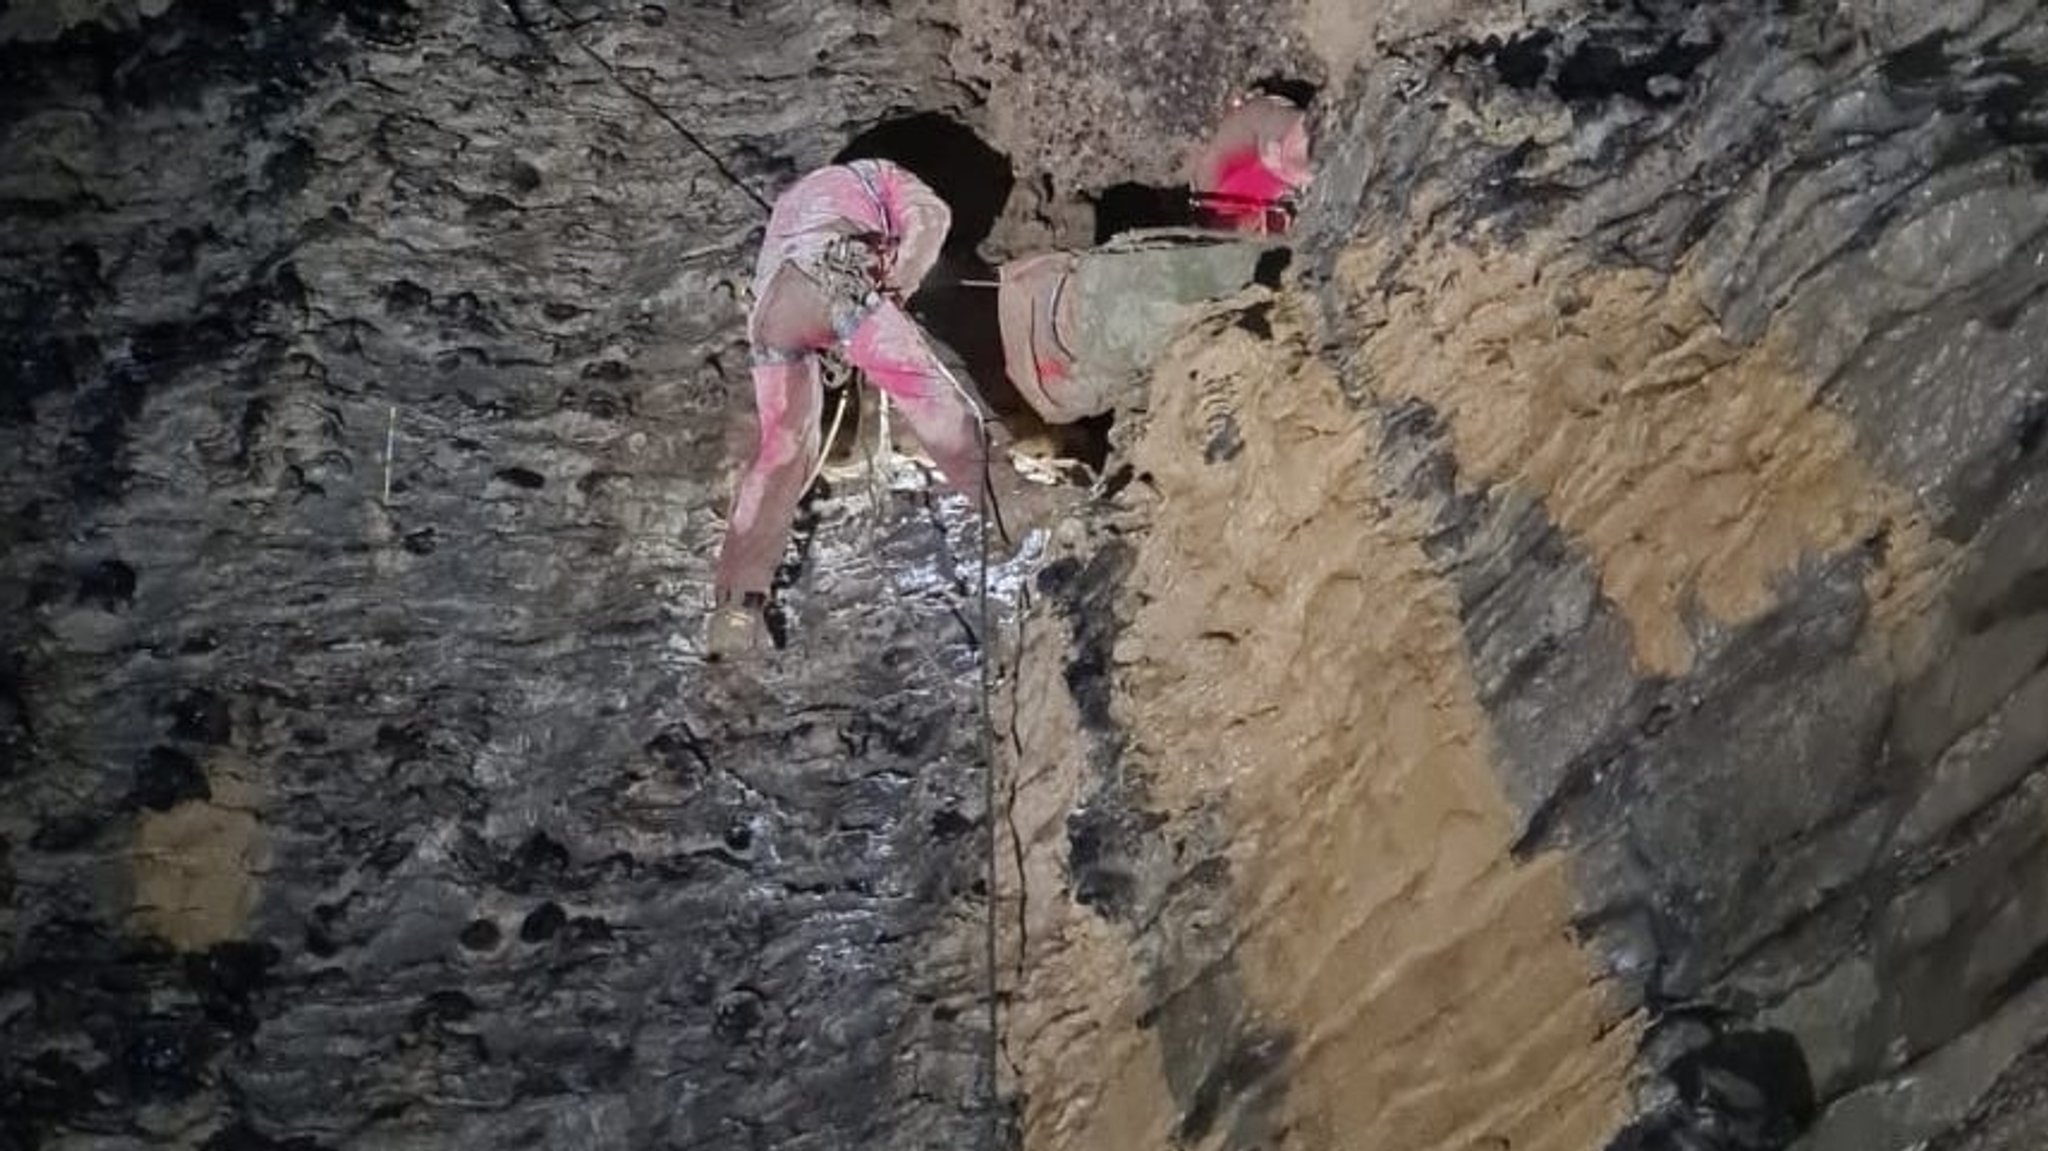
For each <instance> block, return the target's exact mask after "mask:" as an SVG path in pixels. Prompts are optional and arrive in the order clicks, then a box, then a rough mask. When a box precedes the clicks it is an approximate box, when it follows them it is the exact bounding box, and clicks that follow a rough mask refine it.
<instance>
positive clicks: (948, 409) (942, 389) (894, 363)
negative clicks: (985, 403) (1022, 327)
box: [844, 300, 994, 497]
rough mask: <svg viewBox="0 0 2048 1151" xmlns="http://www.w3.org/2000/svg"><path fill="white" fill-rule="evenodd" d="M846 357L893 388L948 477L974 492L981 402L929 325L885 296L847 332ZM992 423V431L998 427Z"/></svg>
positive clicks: (884, 388) (914, 430) (970, 493)
mask: <svg viewBox="0 0 2048 1151" xmlns="http://www.w3.org/2000/svg"><path fill="white" fill-rule="evenodd" d="M844 346H845V349H846V358H847V359H848V360H850V361H852V363H853V365H854V366H855V367H857V368H859V369H860V370H861V372H862V373H863V374H864V375H866V376H867V378H868V382H869V383H871V384H873V385H874V386H875V387H876V388H878V389H880V390H881V391H883V392H886V393H888V396H889V398H890V399H892V400H894V401H895V402H896V406H897V407H898V408H899V409H901V410H902V412H903V418H904V419H905V420H906V421H908V422H909V424H910V430H911V433H912V434H913V435H915V436H916V437H917V442H918V443H920V444H923V445H924V450H925V451H927V452H929V453H931V457H932V462H933V463H935V464H937V465H938V467H939V471H940V473H941V474H942V475H944V476H945V477H946V482H947V483H948V484H950V485H952V486H953V488H954V489H955V490H957V491H960V492H963V493H965V494H966V495H968V496H969V497H976V496H978V495H979V494H980V492H981V485H982V433H981V421H980V419H979V418H977V412H978V410H979V404H978V403H977V401H976V400H975V398H974V396H973V395H972V394H970V393H969V392H968V391H967V388H966V385H965V384H964V383H963V382H962V381H960V380H959V379H958V378H956V377H955V376H954V374H953V373H952V372H950V371H948V370H947V369H946V366H945V365H944V364H943V363H941V362H940V360H939V357H938V354H937V353H936V352H935V351H934V350H933V348H932V345H931V343H930V341H929V340H928V339H927V338H926V336H925V334H924V330H923V329H921V328H919V327H918V326H917V323H916V321H914V320H912V319H911V318H910V317H909V316H907V315H905V314H904V312H903V309H902V308H900V307H898V306H897V305H896V304H895V303H894V302H892V301H888V300H884V301H883V302H882V303H881V304H879V305H878V306H876V307H875V308H874V309H873V310H871V311H869V312H868V313H867V314H866V315H864V316H862V317H860V319H859V320H858V321H857V322H856V323H855V324H854V327H853V330H852V331H851V332H850V333H848V334H847V335H846V342H845V345H844ZM993 430H994V429H993V427H991V431H993Z"/></svg>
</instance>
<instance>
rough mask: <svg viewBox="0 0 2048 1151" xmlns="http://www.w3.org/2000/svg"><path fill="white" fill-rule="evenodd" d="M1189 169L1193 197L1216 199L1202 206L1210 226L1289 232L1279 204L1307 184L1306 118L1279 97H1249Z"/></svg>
mask: <svg viewBox="0 0 2048 1151" xmlns="http://www.w3.org/2000/svg"><path fill="white" fill-rule="evenodd" d="M1190 166H1191V168H1192V171H1191V172H1190V179H1189V183H1190V184H1191V186H1192V187H1193V188H1194V190H1195V192H1196V193H1197V194H1198V195H1202V194H1208V195H1211V196H1213V197H1214V198H1213V199H1210V200H1207V201H1206V202H1203V204H1202V209H1203V215H1204V217H1205V218H1206V220H1207V221H1208V222H1209V223H1211V224H1213V225H1214V226H1216V227H1222V228H1229V229H1231V230H1232V231H1237V232H1268V231H1285V230H1286V223H1285V219H1286V217H1285V214H1284V208H1283V207H1282V204H1281V201H1283V200H1285V199H1286V198H1287V197H1289V196H1291V195H1293V194H1295V193H1296V192H1298V191H1300V190H1301V189H1302V188H1305V187H1307V186H1308V182H1309V176H1310V169H1309V160H1308V117H1307V115H1306V114H1305V113H1304V112H1303V111H1302V110H1301V109H1300V108H1299V107H1297V106H1296V105H1294V104H1293V103H1291V102H1289V101H1287V100H1283V99H1281V98H1279V97H1277V96H1265V95H1259V96H1251V97H1248V98H1246V99H1244V100H1243V101H1241V102H1240V103H1238V104H1236V105H1235V106H1233V107H1232V108H1231V110H1230V113H1229V114H1228V115H1226V116H1225V117H1224V118H1223V122H1222V123H1221V124H1219V125H1218V126H1217V129H1216V135H1215V136H1214V137H1213V138H1211V139H1210V141H1209V143H1208V144H1207V145H1206V146H1204V147H1203V148H1202V149H1201V150H1200V151H1198V152H1197V153H1196V154H1195V157H1194V159H1193V161H1192V164H1191V165H1190ZM1276 209H1277V210H1278V211H1276ZM1276 215H1277V216H1278V217H1279V225H1278V226H1277V227H1276V226H1274V222H1273V219H1272V218H1273V217H1275V216H1276Z"/></svg>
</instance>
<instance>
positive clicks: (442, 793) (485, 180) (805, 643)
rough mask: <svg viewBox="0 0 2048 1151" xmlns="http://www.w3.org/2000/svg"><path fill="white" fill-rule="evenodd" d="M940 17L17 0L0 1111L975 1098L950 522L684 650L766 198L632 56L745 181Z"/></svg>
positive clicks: (848, 1142)
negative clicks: (765, 642)
mask: <svg viewBox="0 0 2048 1151" xmlns="http://www.w3.org/2000/svg"><path fill="white" fill-rule="evenodd" d="M928 17H929V13H925V12H920V11H917V10H912V9H909V8H906V7H900V6H899V7H898V8H896V9H895V10H890V9H888V8H883V7H878V6H875V5H871V4H856V3H844V4H840V3H832V4H822V5H821V4H813V3H809V2H804V3H779V2H770V3H749V4H746V5H725V4H667V5H655V4H637V3H635V4H585V3H578V4H565V5H560V6H557V5H552V4H548V3H541V2H538V0H531V2H525V3H520V2H515V3H512V4H495V3H494V4H475V5H421V6H413V5H408V4H405V3H382V2H371V3H364V4H348V5H324V4H311V3H308V4H292V3H286V4H281V5H267V6H256V7H254V8H249V7H247V6H239V5H218V4H185V3H145V4H143V5H140V6H139V7H138V6H135V5H128V4H110V5H105V6H100V7H94V6H92V5H84V4H28V3H24V4H15V5H10V6H9V7H8V9H7V11H6V13H5V15H4V21H0V35H4V36H5V37H6V40H5V43H4V45H0V211H4V213H5V216H6V223H5V225H4V227H0V250H4V255H0V341H4V348H5V352H4V357H0V363H4V365H5V367H4V369H0V370H4V372H5V374H6V377H7V378H6V382H5V388H4V396H0V459H4V460H5V461H6V462H7V466H6V467H5V468H4V470H0V1146H6V1147H9V1148H31V1147H49V1148H56V1147H87V1146H90V1147H102V1148H107V1147H136V1146H166V1147H170V1146H178V1147H207V1148H213V1149H216V1151H221V1149H236V1151H248V1149H258V1148H280V1147H289V1148H295V1149H301V1151H303V1149H310V1148H348V1147H354V1148H378V1149H380V1151H385V1149H390V1148H402V1147H419V1148H448V1147H462V1146H478V1147H484V1146H491V1147H514V1146H545V1147H557V1146H575V1147H593V1148H603V1147H611V1148H629V1147H633V1148H637V1147H650V1146H678V1147H680V1146H688V1147H706V1148H711V1147H727V1148H756V1147H768V1146H774V1147H806V1146H812V1147H827V1146H829V1147H835V1148H837V1147H855V1146H873V1147H878V1148H879V1147H904V1146H963V1145H968V1144H970V1143H972V1142H974V1141H976V1140H981V1139H983V1138H984V1134H983V1133H984V1131H985V1130H986V1125H987V1119H988V1115H987V1114H986V1108H985V1107H984V1106H983V1105H982V1103H981V1101H980V1095H979V1094H978V1086H977V1084H978V1082H979V1080H980V1077H981V1076H982V1075H983V1073H984V1071H983V1066H984V1055H983V1051H984V1046H985V1038H986V1032H985V1027H984V1024H983V1017H982V1015H981V1013H980V1012H979V1011H978V1010H977V1009H976V1000H975V989H976V987H977V985H978V984H977V979H978V976H977V975H976V972H977V971H978V970H979V967H978V966H977V965H978V962H979V961H978V956H979V951H978V943H977V941H978V939H979V935H978V933H977V932H976V931H975V930H974V924H975V923H976V922H978V917H977V916H976V915H975V908H976V906H977V905H978V903H979V897H978V896H976V895H974V894H973V893H972V889H973V888H974V886H975V884H976V883H978V882H979V876H980V873H981V869H982V866H983V863H982V853H981V851H980V850H979V848H978V846H977V838H976V836H974V835H973V834H971V832H972V829H973V828H974V827H976V826H978V825H979V821H980V819H981V802H982V801H981V789H980V786H979V783H978V782H977V777H976V776H975V774H974V773H973V770H972V769H973V767H974V765H975V764H977V763H978V762H979V751H978V747H977V740H976V738H975V731H974V728H973V726H972V724H971V723H970V722H969V721H968V720H967V718H966V717H969V716H971V715H972V714H973V712H972V707H973V703H974V699H975V696H974V692H973V679H972V676H971V674H970V673H969V672H968V671H967V670H965V669H970V668H971V666H972V664H971V660H972V651H971V647H970V646H969V644H970V637H969V636H968V634H967V633H966V632H965V631H964V630H963V628H962V626H961V623H960V622H959V619H958V617H957V616H956V614H955V610H954V609H955V608H956V607H957V605H958V603H959V602H960V598H961V597H960V593H959V581H960V580H961V579H962V578H964V577H963V576H961V575H959V573H956V572H955V571H954V570H953V557H954V556H964V555H970V554H971V551H968V550H964V545H963V542H962V536H961V533H962V532H963V531H966V530H968V522H969V521H968V517H967V516H966V514H965V512H964V509H963V508H962V507H960V506H959V505H958V504H957V502H953V503H946V502H943V501H940V502H937V503H935V502H933V501H931V500H930V499H928V498H927V497H926V496H925V495H924V494H923V493H921V492H919V491H917V490H911V489H910V488H906V490H903V491H899V492H895V493H893V494H890V495H888V496H887V497H886V499H887V501H888V502H889V505H890V506H889V507H886V508H885V507H878V506H876V505H875V504H874V502H873V501H872V500H870V499H867V498H866V497H862V498H861V499H858V500H838V501H832V500H826V501H821V502H820V504H819V505H818V506H817V507H816V508H815V509H814V510H813V512H812V513H811V514H809V515H808V516H807V518H806V522H805V525H804V530H803V532H802V540H801V544H802V547H801V549H800V550H799V551H798V552H797V553H795V554H796V559H795V561H794V562H792V564H791V565H790V566H789V568H788V569H787V570H786V571H785V573H784V583H785V584H786V586H785V588H784V589H783V597H784V607H785V611H784V618H783V619H781V620H779V621H778V624H779V626H781V628H782V630H783V633H784V640H785V643H786V645H787V646H786V648H785V649H784V650H783V651H782V652H781V653H779V654H778V656H777V658H776V659H774V660H771V661H768V662H767V663H766V664H764V665H763V666H761V667H759V668H756V669H754V670H753V671H751V672H744V673H742V672H735V673H733V674H730V675H724V676H718V675H712V674H710V673H708V672H707V671H706V670H705V668H704V666H703V665H702V663H701V661H700V660H699V659H698V657H697V655H696V654H695V650H696V636H697V629H698V626H699V620H700V617H701V612H702V611H703V610H705V608H706V606H707V601H708V594H709V593H708V584H709V566H710V559H711V554H712V551H713V549H714V548H715V545H716V540H717V533H718V531H719V529H720V519H721V516H722V514H723V510H724V500H725V484H726V483H727V478H726V475H727V473H726V468H727V463H728V455H729V448H730V447H731V446H733V444H734V443H743V442H744V441H745V439H746V436H747V434H748V431H749V425H748V423H747V421H748V419H749V416H748V411H749V408H750V402H749V397H748V396H747V394H746V389H745V363H746V361H745V352H744V343H743V337H742V333H741V324H740V322H739V321H740V315H741V304H740V303H739V302H737V301H736V298H735V289H736V286H737V285H742V284H743V283H744V279H743V277H744V276H745V274H746V272H747V269H748V267H749V264H750V261H751V258H752V251H751V244H752V237H753V234H754V233H755V231H756V229H757V228H758V226H759V224H760V221H761V213H760V211H759V209H758V208H757V207H756V205H755V204H754V203H753V202H752V201H751V200H750V199H749V198H748V197H747V196H746V195H745V194H743V193H741V192H740V191H738V190H737V189H735V188H734V187H733V186H731V185H730V184H729V183H728V182H727V181H726V180H725V179H724V178H723V177H722V176H721V175H720V174H719V172H718V171H717V170H716V169H714V167H713V166H712V165H711V164H710V163H709V162H707V161H706V160H705V159H704V158H703V157H702V156H701V155H699V154H697V153H696V152H695V151H694V150H693V149H692V147H691V146H689V144H688V143H687V142H686V141H685V140H684V139H682V138H681V136H680V134H679V133H678V131H677V130H676V128H675V127H673V126H672V125H670V124H669V123H667V122H665V121H664V119H663V118H662V114H659V113H657V112H656V111H654V110H653V109H650V108H649V107H648V106H647V105H646V104H645V103H643V102H642V101H641V100H640V99H639V98H637V97H636V96H634V95H633V94H631V93H629V92H628V91H626V90H625V89H624V88H623V87H621V85H620V83H618V81H619V80H623V81H624V82H625V83H627V84H630V85H631V86H632V87H633V88H634V89H637V90H639V91H640V92H641V93H644V94H645V95H646V96H648V97H649V98H650V99H652V100H653V101H655V102H656V103H657V104H658V105H659V106H660V108H661V109H662V110H663V111H664V112H665V113H668V114H672V115H674V116H675V117H676V118H677V119H678V120H679V121H680V122H682V123H683V125H684V126H685V127H686V128H689V129H690V130H691V131H693V132H695V133H697V134H699V135H700V136H701V138H702V139H703V140H704V141H705V142H706V143H707V144H708V145H710V146H711V147H712V148H713V150H714V151H716V153H717V154H718V155H719V156H720V158H721V160H722V162H723V163H725V164H726V165H727V166H728V167H729V168H730V169H731V170H732V172H733V173H734V174H735V175H737V176H738V177H739V178H740V179H742V180H744V181H746V182H747V183H748V184H749V185H751V186H752V187H753V188H754V189H756V190H757V191H758V192H760V193H762V194H772V192H773V191H774V190H776V188H778V187H779V185H780V183H781V182H784V181H786V180H787V179H789V178H790V177H792V176H793V174H794V173H795V172H797V171H799V170H801V169H802V168H804V167H807V166H809V165H812V164H816V163H819V162H822V161H823V160H825V159H826V158H828V157H830V156H831V155H832V154H833V153H834V152H836V151H837V150H838V149H839V148H840V147H842V146H844V145H845V144H846V143H847V141H848V140H849V139H851V138H852V137H854V136H855V135H857V134H858V133H859V132H860V131H862V130H863V129H865V128H867V127H869V126H871V125H873V124H875V123H877V122H879V121H881V120H883V119H885V118H887V117H890V116H893V115H897V114H900V113H902V112H904V111H907V110H910V109H928V110H941V111H943V110H946V109H948V108H952V107H954V106H955V103H954V102H955V101H957V99H958V98H959V92H958V89H957V86H954V85H952V84H950V82H948V81H946V80H945V79H944V78H943V63H944V53H945V50H946V46H947V43H948V39H947V36H946V34H945V32H944V30H943V29H942V28H941V27H940V26H939V25H937V24H934V23H932V22H931V20H930V19H929V18H928ZM579 45H582V46H587V47H588V48H589V49H590V51H591V52H593V53H595V54H596V56H597V57H598V58H599V60H601V61H603V63H602V64H600V63H599V62H597V61H594V60H593V59H592V58H591V56H590V55H587V54H586V53H585V52H584V51H583V49H582V47H579ZM607 68H610V69H615V70H616V72H617V76H616V77H614V76H612V75H609V74H607ZM387 449H388V450H387Z"/></svg>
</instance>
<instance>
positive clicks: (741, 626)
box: [704, 592, 773, 660]
mask: <svg viewBox="0 0 2048 1151" xmlns="http://www.w3.org/2000/svg"><path fill="white" fill-rule="evenodd" d="M767 606H768V597H767V596H764V595H762V594H761V593H759V592H748V593H747V594H746V595H744V596H741V597H740V600H739V602H738V603H734V602H732V601H731V600H722V601H721V602H720V603H718V604H717V605H716V606H714V607H713V608H712V609H711V615H710V616H709V617H707V618H706V619H705V621H704V656H705V658H706V659H711V660H724V659H738V658H740V657H742V656H747V655H752V654H753V653H754V652H757V651H762V650H766V649H767V648H769V647H770V646H772V643H773V640H772V638H771V637H770V636H769V634H768V620H767V618H766V616H765V615H764V614H763V613H764V612H765V611H766V610H767Z"/></svg>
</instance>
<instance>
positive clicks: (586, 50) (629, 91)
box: [513, 0, 775, 215]
mask: <svg viewBox="0 0 2048 1151" xmlns="http://www.w3.org/2000/svg"><path fill="white" fill-rule="evenodd" d="M548 6H549V7H551V8H553V9H554V10H555V11H557V12H560V13H561V14H562V18H563V19H564V20H567V21H568V22H569V28H564V29H563V30H562V35H563V36H564V37H565V38H566V39H567V40H568V41H569V43H571V44H574V45H575V46H576V48H577V50H578V51H580V52H582V53H583V54H584V55H585V56H588V57H590V61H591V63H593V64H596V65H597V66H598V67H599V68H601V69H603V70H604V74H605V75H607V76H610V77H611V78H612V83H614V84H617V85H618V86H619V89H620V90H621V91H623V92H625V93H626V95H628V96H631V97H632V98H633V99H635V100H637V101H639V102H640V103H641V104H642V105H643V106H645V107H646V108H647V110H648V111H650V112H652V113H654V114H655V115H656V116H657V117H659V118H660V119H661V121H662V123H664V124H667V125H668V126H669V127H671V128H673V129H675V131H676V135H678V136H681V137H682V138H683V141H684V142H685V143H687V144H689V145H690V147H691V148H693V149H695V150H696V152H697V154H698V155H700V156H702V157H704V158H705V159H706V160H709V161H711V166H712V167H713V168H714V169H716V170H717V171H718V174H719V176H720V177H722V178H723V179H724V180H725V182H726V183H728V184H731V185H732V186H733V187H735V188H738V189H739V190H740V191H741V192H744V193H745V194H746V197H747V199H749V200H752V201H753V202H754V203H755V205H756V206H758V207H759V208H760V209H761V211H762V212H764V213H766V214H769V215H773V214H774V213H775V206H774V205H772V204H770V203H769V202H768V201H767V200H765V199H763V198H762V196H761V193H759V192H756V191H754V189H753V187H752V186H751V185H749V184H748V183H747V182H746V181H745V180H742V179H740V176H739V173H737V172H735V171H733V170H732V169H731V168H729V167H727V166H726V163H725V161H724V160H722V159H720V158H719V155H718V153H716V152H714V151H712V150H711V147H710V145H708V144H706V143H704V141H703V139H702V138H701V137H699V136H698V135H697V133H695V132H692V131H690V128H689V126H688V125H686V124H684V123H683V122H682V121H681V120H678V119H676V117H675V114H674V113H672V112H670V111H669V110H668V109H667V108H664V107H662V106H661V104H660V103H659V102H658V101H656V100H655V98H654V97H652V96H649V95H648V94H647V93H645V92H642V91H641V90H640V89H638V88H635V87H634V86H632V85H631V84H628V83H626V80H625V78H624V77H623V76H620V75H619V70H618V69H617V68H614V67H613V66H612V63H611V61H609V60H607V59H605V58H604V57H603V56H600V55H598V54H597V50H596V49H594V48H592V47H591V46H590V45H588V44H585V43H584V42H583V41H582V40H581V39H580V38H579V37H577V35H576V34H575V33H574V32H573V31H571V30H570V28H573V27H574V26H575V24H576V17H575V15H574V14H573V13H571V12H570V11H569V10H568V9H566V8H564V7H562V4H561V0H548ZM518 11H519V9H518V8H517V7H516V5H515V6H514V7H513V12H514V13H515V14H516V13H518Z"/></svg>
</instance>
